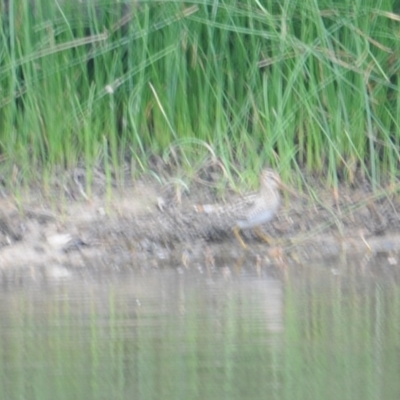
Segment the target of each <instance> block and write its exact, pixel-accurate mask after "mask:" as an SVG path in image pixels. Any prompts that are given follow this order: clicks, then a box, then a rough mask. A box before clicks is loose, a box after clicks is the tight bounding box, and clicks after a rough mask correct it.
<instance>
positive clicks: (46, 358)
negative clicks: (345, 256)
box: [0, 257, 400, 400]
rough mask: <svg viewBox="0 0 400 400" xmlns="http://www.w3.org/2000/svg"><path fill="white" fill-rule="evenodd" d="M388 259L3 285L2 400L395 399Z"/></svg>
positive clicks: (61, 275)
mask: <svg viewBox="0 0 400 400" xmlns="http://www.w3.org/2000/svg"><path fill="white" fill-rule="evenodd" d="M389 261H390V260H388V258H387V257H381V258H380V259H375V260H369V261H368V262H367V263H365V262H364V261H363V262H362V261H359V260H358V261H357V260H354V261H350V262H346V263H345V264H343V262H342V263H341V264H340V263H336V262H330V263H329V264H327V263H325V264H324V265H323V264H318V263H315V264H314V265H311V264H310V263H308V265H293V266H281V267H277V266H276V267H274V266H261V267H256V262H255V261H254V260H253V261H252V260H250V259H249V260H248V261H246V262H245V263H244V265H235V261H232V262H228V261H227V262H226V263H225V264H224V265H220V266H216V267H214V268H206V267H205V266H201V265H200V264H199V265H197V266H195V267H190V266H188V268H183V267H179V268H177V267H173V266H168V267H165V268H157V269H152V268H150V267H145V268H138V269H133V270H119V271H114V272H105V271H102V272H99V271H97V272H94V271H93V269H92V270H91V271H89V270H81V271H76V270H75V271H69V272H68V271H66V270H63V269H57V268H51V267H47V269H46V273H45V272H44V270H43V271H41V273H39V274H38V273H37V272H36V273H34V274H33V273H32V271H30V272H29V273H28V274H27V275H26V276H25V277H23V278H20V279H19V280H18V281H16V280H13V281H12V282H10V281H9V280H3V283H2V286H1V290H0V393H1V396H0V398H1V399H9V400H13V399H51V400H55V399H107V400H110V399H113V400H114V399H185V400H187V399H261V398H268V399H285V398H288V399H307V400H310V399H335V400H337V399H349V400H350V399H351V400H357V399H363V400H365V399H399V398H400V380H399V376H400V362H399V361H400V335H399V332H400V285H399V282H400V279H399V270H400V268H399V266H398V265H392V264H393V260H391V261H392V262H389Z"/></svg>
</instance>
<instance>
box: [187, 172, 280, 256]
mask: <svg viewBox="0 0 400 400" xmlns="http://www.w3.org/2000/svg"><path fill="white" fill-rule="evenodd" d="M282 186H283V185H282V182H281V178H280V176H279V174H278V173H277V172H276V171H274V170H272V169H269V168H265V169H263V170H262V171H261V173H260V187H259V190H258V192H256V193H250V194H246V195H244V196H243V197H242V198H240V199H239V200H238V201H236V202H233V203H228V204H203V205H200V206H195V209H196V211H198V212H203V213H205V214H214V215H217V216H218V218H222V220H223V221H224V220H228V221H229V222H231V224H230V225H231V228H232V230H233V233H234V235H235V236H236V238H237V240H238V241H239V243H240V244H241V246H242V247H243V248H245V249H246V248H247V245H246V244H245V242H244V241H243V239H242V237H241V235H240V231H241V230H243V229H254V232H255V233H256V234H257V236H259V237H260V238H261V239H263V240H264V241H265V242H267V243H270V242H271V239H270V238H269V237H268V236H267V235H265V234H264V233H262V232H261V230H260V229H259V227H260V225H262V224H264V223H266V222H269V221H271V220H272V219H273V218H274V216H275V214H276V213H277V211H278V209H279V206H280V203H281V196H280V191H279V189H280V187H282Z"/></svg>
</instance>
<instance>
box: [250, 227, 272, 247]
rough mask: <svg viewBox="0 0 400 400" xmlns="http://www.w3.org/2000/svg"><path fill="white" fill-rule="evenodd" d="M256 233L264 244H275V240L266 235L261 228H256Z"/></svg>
mask: <svg viewBox="0 0 400 400" xmlns="http://www.w3.org/2000/svg"><path fill="white" fill-rule="evenodd" d="M254 233H255V234H256V235H257V236H258V237H259V238H260V239H261V240H263V241H264V242H266V243H267V244H269V245H271V244H272V243H273V242H274V239H273V238H272V237H270V236H268V235H266V234H265V233H264V232H263V231H262V230H261V229H260V227H258V226H257V227H256V228H254Z"/></svg>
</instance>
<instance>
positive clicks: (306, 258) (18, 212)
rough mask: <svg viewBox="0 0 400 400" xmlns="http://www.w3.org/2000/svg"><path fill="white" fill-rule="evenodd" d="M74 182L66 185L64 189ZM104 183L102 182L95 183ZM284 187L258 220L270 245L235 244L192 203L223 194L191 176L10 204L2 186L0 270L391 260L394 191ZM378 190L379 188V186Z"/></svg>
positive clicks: (248, 234)
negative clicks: (275, 207)
mask: <svg viewBox="0 0 400 400" xmlns="http://www.w3.org/2000/svg"><path fill="white" fill-rule="evenodd" d="M74 185H75V186H74ZM103 189H104V188H103ZM315 193H316V194H313V195H311V194H309V193H307V191H303V194H302V195H301V196H293V195H292V194H287V193H286V194H285V193H284V199H283V204H282V206H281V209H280V211H279V214H278V215H277V217H276V218H275V220H274V221H273V222H271V223H270V224H267V225H265V226H263V227H262V229H263V231H264V232H265V233H266V234H268V235H269V236H270V237H272V238H273V241H272V242H271V243H270V245H268V244H266V243H264V242H262V241H260V239H259V238H258V237H257V236H256V235H254V233H253V232H252V231H251V230H248V231H244V232H243V235H242V236H243V238H244V240H245V242H246V243H247V245H248V249H247V250H245V249H242V248H241V247H240V245H239V244H238V242H237V241H236V238H235V236H234V235H233V233H232V231H231V228H230V222H229V221H224V220H223V219H218V218H215V217H213V216H210V215H206V214H201V213H198V212H196V210H195V209H194V207H193V206H194V205H195V204H201V203H213V202H224V201H228V202H229V201H231V200H232V199H233V198H237V197H238V196H239V195H238V194H237V193H232V192H230V191H229V190H228V191H227V192H226V193H225V196H224V198H221V197H220V196H218V195H217V194H216V193H215V190H213V189H212V185H210V186H206V185H204V184H203V183H193V184H192V185H191V187H190V190H185V191H183V190H178V189H177V187H174V186H173V185H170V184H164V185H162V184H160V183H158V182H157V181H155V180H154V179H152V178H151V177H148V178H143V179H142V180H140V181H138V182H136V183H135V184H131V185H126V186H124V188H123V189H117V188H114V189H113V194H112V197H109V196H107V195H106V191H105V190H97V191H94V193H92V194H91V195H90V196H89V195H88V194H86V193H85V192H84V191H83V189H82V186H81V185H79V182H75V184H74V183H72V184H70V186H69V187H66V188H65V192H64V193H63V195H62V196H59V195H57V196H55V195H50V196H44V194H43V192H41V191H38V190H36V191H31V192H30V193H29V195H27V196H26V197H24V198H23V199H22V201H21V200H19V201H18V202H17V201H16V199H15V198H13V197H12V196H11V195H9V194H7V193H5V192H3V194H2V197H1V199H0V269H1V270H2V271H3V272H4V271H7V270H10V269H12V268H16V267H22V268H34V267H39V266H40V267H44V268H51V266H60V265H61V266H66V267H68V268H79V267H85V266H87V265H88V264H90V265H94V266H98V267H99V268H120V267H121V266H124V265H130V266H135V265H137V266H143V265H146V266H149V267H152V266H153V267H160V266H162V265H163V262H164V261H163V260H166V259H168V260H170V261H171V262H172V263H173V264H174V265H177V266H183V267H189V266H190V265H194V264H196V263H197V264H199V265H215V264H218V259H219V258H220V257H223V258H224V259H232V260H235V259H240V257H254V260H255V263H260V265H261V264H263V263H275V264H285V263H291V262H296V263H307V262H310V260H313V261H317V260H326V259H329V258H331V257H343V255H345V254H351V255H357V254H358V255H366V256H368V255H371V256H372V255H374V254H379V255H383V256H385V257H387V259H388V260H389V261H390V262H391V263H393V264H396V263H397V256H396V253H397V252H398V251H400V212H399V211H400V202H399V196H398V195H397V189H396V188H394V189H392V190H391V191H389V190H386V191H385V192H384V193H385V194H384V195H383V194H382V195H379V194H376V193H375V194H373V193H372V192H371V191H370V190H369V189H368V188H367V189H366V188H348V187H346V186H343V187H342V188H341V189H340V190H339V193H338V194H337V196H336V201H335V199H334V196H332V195H331V193H330V192H329V191H326V190H325V189H323V188H320V189H317V190H316V192H315ZM382 193H383V192H382Z"/></svg>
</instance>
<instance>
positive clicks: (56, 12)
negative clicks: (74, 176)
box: [0, 0, 400, 193]
mask: <svg viewBox="0 0 400 400" xmlns="http://www.w3.org/2000/svg"><path fill="white" fill-rule="evenodd" d="M29 3H30V2H17V3H16V2H10V6H9V7H8V8H7V7H5V5H4V3H2V4H3V5H2V7H3V9H2V10H0V12H1V15H2V16H3V17H2V19H1V22H0V35H1V41H2V42H3V43H5V44H6V45H5V46H2V48H1V49H0V168H1V171H3V175H4V176H5V177H7V178H8V179H7V180H8V183H10V184H11V185H20V184H21V183H29V182H31V181H32V180H35V179H43V178H45V177H46V176H50V175H51V171H53V170H54V169H55V168H60V167H61V168H65V169H68V168H73V167H75V166H76V165H84V166H85V167H86V169H87V171H88V177H87V178H88V187H90V185H91V181H92V176H91V171H92V169H93V167H95V166H97V167H98V166H100V167H101V168H103V169H104V171H105V173H106V176H107V177H108V179H111V177H112V176H116V177H121V176H122V172H123V170H124V168H126V166H127V164H128V165H129V167H130V170H131V171H132V174H133V175H138V174H140V173H142V172H144V171H147V170H148V169H149V159H150V157H151V156H153V155H159V156H162V157H164V160H165V161H167V162H168V161H170V162H174V163H177V164H179V168H180V171H181V173H182V174H186V175H187V176H194V175H195V174H196V172H197V171H198V169H199V168H201V166H202V165H205V164H206V163H209V162H214V163H217V164H219V165H221V166H222V167H223V169H225V170H226V171H228V172H227V173H228V176H229V174H231V173H235V172H236V173H240V174H242V177H245V178H246V177H247V178H248V179H250V180H251V179H253V178H254V179H255V178H256V175H255V173H253V172H252V171H258V170H259V169H260V168H261V166H262V165H265V164H267V165H269V166H272V167H275V168H278V169H279V170H280V172H281V174H282V175H283V177H284V179H288V177H289V176H290V174H291V171H292V170H297V171H298V170H307V171H311V172H314V173H318V174H320V175H321V176H324V177H325V176H326V180H327V183H328V184H329V185H331V186H333V187H336V186H337V185H338V182H339V179H345V180H347V181H349V182H353V181H354V180H355V179H356V174H360V173H361V174H362V175H365V176H366V177H368V178H370V179H371V181H372V182H373V184H374V185H378V184H379V183H380V182H381V181H382V179H387V177H389V179H390V180H391V181H392V182H394V181H395V179H396V177H397V174H398V172H397V171H398V169H399V158H400V154H399V153H400V151H399V148H400V147H399V142H400V127H399V122H398V117H397V116H398V115H399V113H400V95H399V88H398V82H397V79H398V78H397V75H398V69H399V66H400V65H399V64H400V61H399V58H398V54H399V51H400V34H399V32H400V30H399V28H400V15H398V14H396V10H395V9H394V6H393V2H392V1H389V0H382V1H380V2H378V3H377V2H376V1H372V0H363V1H361V0H358V1H348V0H343V1H341V2H335V1H332V0H325V1H318V2H317V1H316V0H314V1H313V0H305V1H304V0H290V1H289V0H287V1H284V0H283V1H281V2H278V1H276V0H264V1H262V0H258V1H257V0H256V1H254V0H243V1H238V0H225V1H220V2H214V1H194V2H192V3H187V2H182V1H176V0H175V1H173V0H171V1H159V2H156V1H140V2H137V3H136V2H135V3H134V4H136V5H133V6H129V5H128V4H132V2H127V3H126V5H125V4H123V3H115V2H111V1H109V0H108V1H104V0H102V1H100V0H99V1H97V3H95V2H93V1H88V2H87V4H83V5H82V4H79V2H73V1H72V2H67V1H65V2H64V1H59V2H54V1H51V0H43V1H41V2H38V4H36V7H32V6H30V5H29ZM12 5H13V6H12ZM0 7H1V6H0ZM129 7H131V8H129ZM12 171H18V173H17V174H15V173H14V174H12V173H11V172H12ZM247 178H246V179H247ZM45 179H46V178H45ZM88 190H89V189H88ZM89 193H90V190H89Z"/></svg>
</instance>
